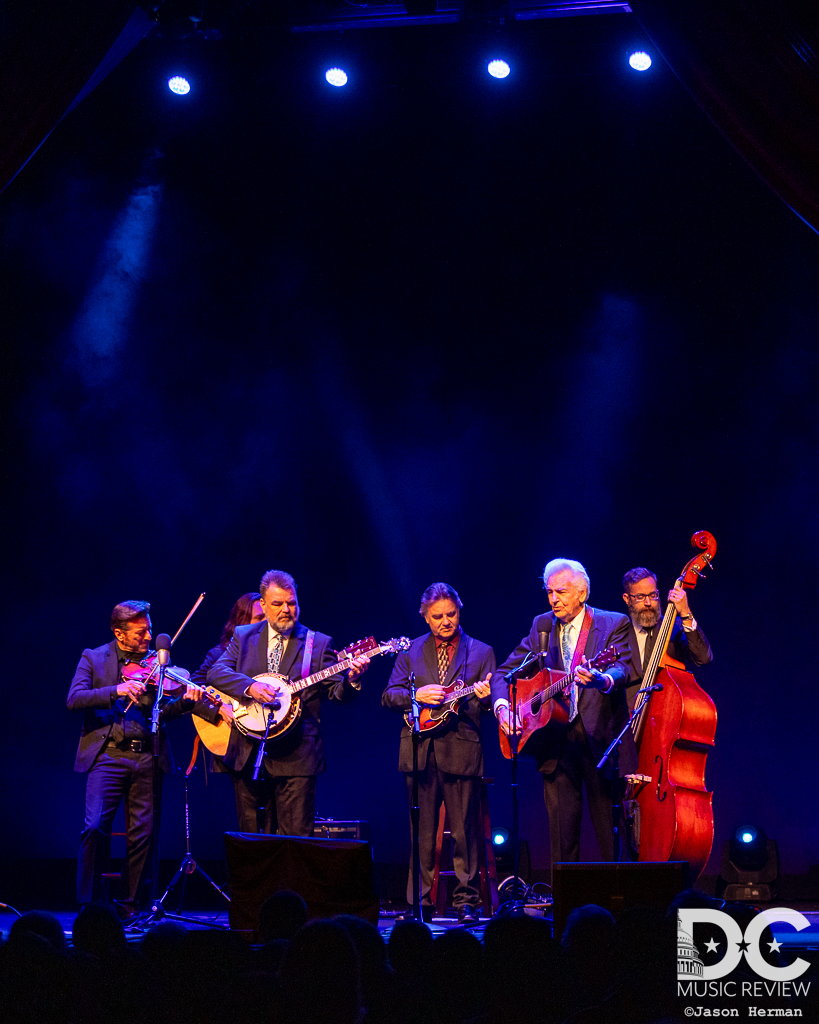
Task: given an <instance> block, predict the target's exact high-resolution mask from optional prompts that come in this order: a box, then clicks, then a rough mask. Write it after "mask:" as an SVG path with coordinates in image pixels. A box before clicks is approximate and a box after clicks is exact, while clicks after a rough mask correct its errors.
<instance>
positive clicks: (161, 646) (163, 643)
mask: <svg viewBox="0 0 819 1024" xmlns="http://www.w3.org/2000/svg"><path fill="white" fill-rule="evenodd" d="M156 657H157V660H158V661H159V664H160V665H167V664H168V663H169V662H170V660H171V638H170V637H169V636H168V634H167V633H160V634H159V636H158V637H157V638H156Z"/></svg>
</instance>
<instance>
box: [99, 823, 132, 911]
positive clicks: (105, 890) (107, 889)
mask: <svg viewBox="0 0 819 1024" xmlns="http://www.w3.org/2000/svg"><path fill="white" fill-rule="evenodd" d="M115 836H121V837H122V838H123V839H124V838H125V836H126V833H125V832H112V833H111V835H110V836H109V837H108V838H109V839H113V838H114V837H115ZM108 859H109V860H110V859H111V858H110V856H109V858H108ZM109 867H110V865H109ZM100 878H101V879H102V895H103V899H104V900H105V902H106V903H111V883H112V882H119V881H120V880H121V879H122V872H121V871H103V872H102V873H101V875H100Z"/></svg>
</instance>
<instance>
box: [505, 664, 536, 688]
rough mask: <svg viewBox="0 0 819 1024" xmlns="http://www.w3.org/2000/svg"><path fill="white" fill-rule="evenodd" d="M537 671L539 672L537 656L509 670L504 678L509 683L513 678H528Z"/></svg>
mask: <svg viewBox="0 0 819 1024" xmlns="http://www.w3.org/2000/svg"><path fill="white" fill-rule="evenodd" d="M535 672H537V658H532V659H531V660H530V661H524V663H523V664H522V665H521V666H520V668H516V669H514V670H513V671H512V672H507V673H506V675H505V676H504V679H505V680H506V681H507V683H511V682H512V680H513V679H528V678H529V677H530V676H533V675H534V674H535Z"/></svg>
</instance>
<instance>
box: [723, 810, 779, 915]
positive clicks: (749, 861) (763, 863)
mask: <svg viewBox="0 0 819 1024" xmlns="http://www.w3.org/2000/svg"><path fill="white" fill-rule="evenodd" d="M778 881H779V848H778V847H777V844H776V840H774V839H768V837H767V836H766V835H765V832H764V831H763V830H762V829H761V828H758V827H757V826H756V825H743V826H742V827H740V828H738V829H737V830H736V831H735V832H734V834H733V836H731V838H730V839H728V840H726V841H725V842H724V843H723V846H722V865H721V867H720V873H719V878H718V879H717V895H718V896H722V897H723V899H726V900H760V901H762V902H767V901H769V900H770V899H771V898H772V896H773V895H775V893H776V888H777V882H778Z"/></svg>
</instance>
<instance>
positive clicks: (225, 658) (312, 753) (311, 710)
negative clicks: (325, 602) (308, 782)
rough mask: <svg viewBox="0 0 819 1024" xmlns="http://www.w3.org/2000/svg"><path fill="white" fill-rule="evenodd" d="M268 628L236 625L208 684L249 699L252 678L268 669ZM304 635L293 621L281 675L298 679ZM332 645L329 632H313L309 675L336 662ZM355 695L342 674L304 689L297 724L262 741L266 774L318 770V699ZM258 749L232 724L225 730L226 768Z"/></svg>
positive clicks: (320, 750)
mask: <svg viewBox="0 0 819 1024" xmlns="http://www.w3.org/2000/svg"><path fill="white" fill-rule="evenodd" d="M268 628H269V627H268V624H267V622H254V623H252V624H251V625H249V626H237V628H236V632H235V634H234V636H233V639H232V640H231V641H230V643H229V644H228V646H227V649H226V650H225V651H224V653H223V654H222V655H221V656H220V657H219V658H217V659H216V661H215V662H214V663H213V665H211V667H210V670H209V671H208V683H209V685H210V686H215V687H216V689H217V690H221V691H222V692H223V693H227V694H229V695H230V696H231V697H235V698H236V699H237V700H239V701H241V702H243V703H249V700H248V698H247V697H245V690H246V689H247V688H248V686H250V684H251V683H252V682H253V676H257V675H261V674H262V673H263V672H267V643H268ZM306 636H307V627H306V626H303V625H302V624H301V623H300V622H297V623H296V625H295V627H294V628H293V632H292V633H291V634H290V639H289V640H288V642H287V644H286V646H285V649H284V652H283V654H282V660H281V663H280V665H279V672H280V673H281V675H283V676H288V677H292V678H293V679H294V680H295V679H301V678H302V672H301V663H302V657H303V653H304V638H305V637H306ZM332 644H333V641H332V639H331V638H330V637H329V636H327V635H326V634H324V633H316V635H315V638H314V641H313V653H312V656H311V659H310V671H309V672H308V673H307V674H308V675H312V674H313V673H314V672H318V671H319V670H320V669H323V668H328V667H329V666H330V665H333V664H334V663H335V661H336V656H335V654H334V652H333V650H332ZM357 693H358V690H357V689H356V688H355V687H353V686H351V685H350V683H349V682H348V680H347V676H346V674H345V675H336V676H330V678H329V679H325V680H324V682H323V683H319V684H317V685H316V686H311V687H309V688H308V689H307V690H304V691H303V692H302V693H301V694H300V697H301V704H302V711H301V715H300V716H299V719H298V721H297V722H296V724H295V725H294V726H293V727H292V728H291V729H289V730H288V731H287V732H286V733H285V734H284V736H282V737H280V738H279V739H274V740H269V741H268V743H267V748H266V753H265V759H264V766H265V770H266V771H267V773H268V775H272V776H276V777H285V778H291V777H294V776H304V775H318V774H319V773H320V772H323V771H324V770H325V763H324V745H323V744H322V741H321V732H320V729H319V722H320V710H321V697H322V695H324V696H326V697H329V698H330V699H331V700H339V701H347V700H351V699H352V698H353V697H355V696H356V694H357ZM257 750H258V748H257V745H256V743H255V741H252V740H249V739H248V738H247V737H246V736H243V735H242V733H240V732H239V730H238V729H237V728H236V727H235V726H234V727H233V728H232V729H231V731H230V742H229V743H228V749H227V753H226V754H225V756H224V759H223V760H224V762H225V764H226V765H228V767H229V768H232V769H234V771H241V770H242V768H244V766H245V764H247V762H248V759H250V758H255V757H256V752H257Z"/></svg>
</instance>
